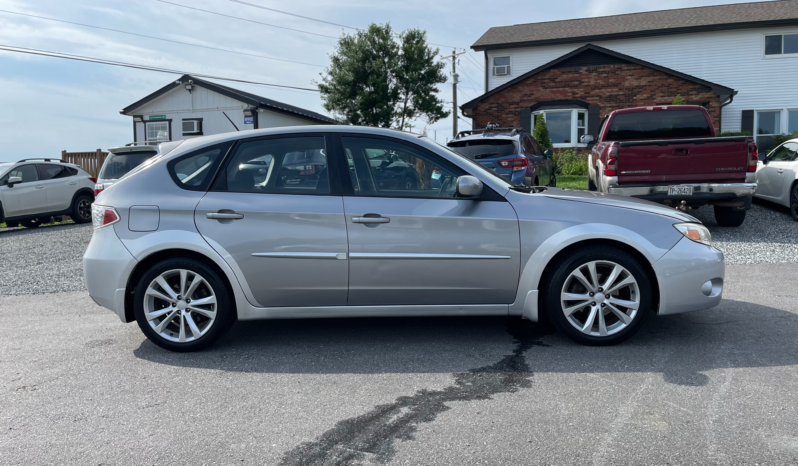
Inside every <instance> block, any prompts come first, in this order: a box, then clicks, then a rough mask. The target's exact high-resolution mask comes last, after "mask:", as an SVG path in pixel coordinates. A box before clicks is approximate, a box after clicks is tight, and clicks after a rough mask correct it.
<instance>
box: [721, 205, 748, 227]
mask: <svg viewBox="0 0 798 466" xmlns="http://www.w3.org/2000/svg"><path fill="white" fill-rule="evenodd" d="M745 212H746V211H745V210H735V208H734V207H721V206H717V205H716V206H715V221H716V222H718V225H720V226H722V227H739V226H740V225H742V224H743V222H744V221H745Z"/></svg>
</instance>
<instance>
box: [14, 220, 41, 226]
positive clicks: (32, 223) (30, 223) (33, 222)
mask: <svg viewBox="0 0 798 466" xmlns="http://www.w3.org/2000/svg"><path fill="white" fill-rule="evenodd" d="M19 224H20V225H22V226H23V227H25V228H39V226H41V224H42V222H41V221H40V220H39V219H38V218H33V219H30V220H20V221H19Z"/></svg>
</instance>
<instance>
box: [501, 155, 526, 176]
mask: <svg viewBox="0 0 798 466" xmlns="http://www.w3.org/2000/svg"><path fill="white" fill-rule="evenodd" d="M499 165H500V166H502V167H504V168H509V167H512V168H513V171H514V172H518V171H521V170H526V167H527V165H529V160H527V159H526V157H518V158H515V159H505V160H499Z"/></svg>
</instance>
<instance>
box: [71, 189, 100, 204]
mask: <svg viewBox="0 0 798 466" xmlns="http://www.w3.org/2000/svg"><path fill="white" fill-rule="evenodd" d="M83 195H87V196H89V197H90V198H91V200H92V202H94V191H92V190H91V189H89V188H80V189H78V190H77V191H75V194H73V195H72V200H71V201H70V202H69V206H70V208H71V207H72V205H73V204H74V203H75V199H77V198H78V197H79V196H83Z"/></svg>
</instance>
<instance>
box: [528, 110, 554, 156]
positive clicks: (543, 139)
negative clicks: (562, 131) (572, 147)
mask: <svg viewBox="0 0 798 466" xmlns="http://www.w3.org/2000/svg"><path fill="white" fill-rule="evenodd" d="M532 137H533V138H535V141H537V142H538V144H539V145H540V147H542V148H543V150H546V149H551V148H552V145H551V138H550V137H549V128H548V127H547V126H546V119H545V118H543V115H538V116H537V118H536V119H535V127H534V128H533V129H532Z"/></svg>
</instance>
